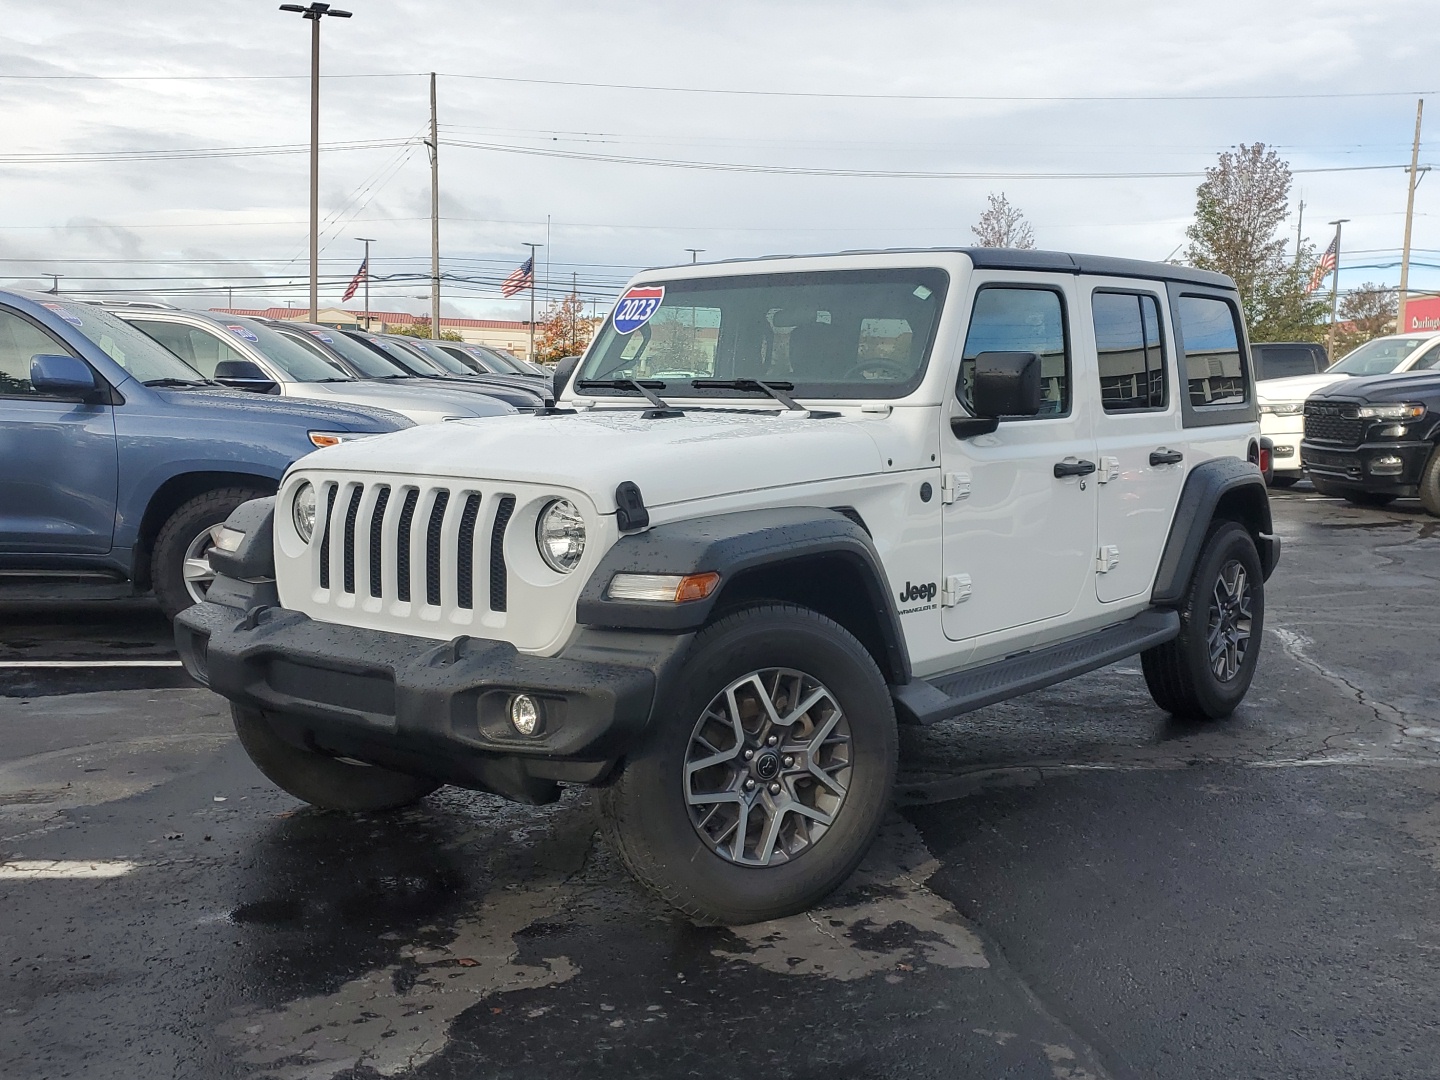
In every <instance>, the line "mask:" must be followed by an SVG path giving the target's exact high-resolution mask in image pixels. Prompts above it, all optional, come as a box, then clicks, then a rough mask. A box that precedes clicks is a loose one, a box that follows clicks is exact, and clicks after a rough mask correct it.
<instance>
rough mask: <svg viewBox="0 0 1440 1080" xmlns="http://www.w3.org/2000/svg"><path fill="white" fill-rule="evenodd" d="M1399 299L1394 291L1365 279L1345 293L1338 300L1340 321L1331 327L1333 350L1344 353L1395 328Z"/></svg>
mask: <svg viewBox="0 0 1440 1080" xmlns="http://www.w3.org/2000/svg"><path fill="white" fill-rule="evenodd" d="M1398 307H1399V300H1398V298H1397V297H1396V295H1395V290H1394V289H1393V288H1390V287H1388V286H1385V285H1376V284H1375V283H1374V282H1370V281H1367V282H1365V284H1364V285H1360V286H1357V287H1356V288H1354V289H1350V290H1349V291H1348V292H1346V293H1345V296H1344V298H1343V299H1342V300H1341V301H1340V319H1341V322H1340V324H1339V325H1338V326H1337V327H1336V328H1335V330H1336V333H1335V353H1336V355H1337V356H1344V355H1345V354H1346V353H1347V352H1349V351H1350V350H1351V349H1358V348H1359V347H1360V346H1361V345H1364V344H1365V342H1367V341H1369V340H1370V339H1371V338H1377V337H1379V336H1380V335H1381V334H1390V333H1393V332H1394V330H1395V317H1396V315H1397V314H1398V310H1397V309H1398Z"/></svg>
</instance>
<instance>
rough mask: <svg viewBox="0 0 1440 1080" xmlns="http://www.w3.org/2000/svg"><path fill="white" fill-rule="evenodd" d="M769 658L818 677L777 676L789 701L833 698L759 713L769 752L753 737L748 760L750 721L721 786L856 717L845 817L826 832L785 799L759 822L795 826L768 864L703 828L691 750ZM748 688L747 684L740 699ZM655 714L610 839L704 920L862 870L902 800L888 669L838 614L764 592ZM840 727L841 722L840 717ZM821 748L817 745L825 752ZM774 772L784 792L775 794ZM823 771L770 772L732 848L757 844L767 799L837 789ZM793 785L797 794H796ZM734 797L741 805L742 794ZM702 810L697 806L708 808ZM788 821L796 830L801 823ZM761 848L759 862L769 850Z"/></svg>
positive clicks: (695, 650)
mask: <svg viewBox="0 0 1440 1080" xmlns="http://www.w3.org/2000/svg"><path fill="white" fill-rule="evenodd" d="M767 669H789V670H790V671H791V674H792V675H793V674H794V673H796V672H799V673H804V675H805V677H807V678H811V680H812V681H811V682H810V683H809V684H806V683H805V682H804V681H803V680H802V679H799V678H797V679H796V681H795V682H794V683H793V684H787V685H789V686H790V688H789V689H786V690H783V691H782V690H780V689H779V686H780V684H779V683H778V682H777V684H776V686H777V689H776V691H775V693H773V694H771V696H770V700H771V702H772V703H776V704H778V701H777V698H776V694H780V695H781V696H780V698H779V699H778V700H779V701H784V702H786V703H787V707H788V706H789V705H793V704H794V703H795V701H796V699H798V698H801V697H802V696H803V697H805V699H806V700H808V699H809V697H810V694H811V692H812V691H813V688H814V687H815V686H817V685H818V686H819V687H820V688H821V689H822V690H827V691H828V695H829V696H828V697H827V698H826V699H824V701H825V702H827V703H828V704H823V703H822V704H817V705H815V706H813V707H812V708H811V709H810V710H808V711H807V712H806V713H804V714H802V715H800V717H799V719H797V720H795V722H794V723H793V724H792V725H790V726H789V727H785V728H779V727H773V725H769V724H768V722H767V721H765V720H764V719H763V717H761V718H759V719H758V723H759V724H761V725H764V726H762V727H760V728H758V731H759V734H758V735H757V740H758V741H757V742H756V744H755V745H756V746H758V747H759V753H758V754H756V752H755V751H754V750H752V751H751V754H752V755H754V758H753V760H752V759H745V761H751V764H745V763H744V762H743V761H742V758H741V757H740V754H741V746H742V743H741V742H740V741H739V736H738V734H737V735H736V745H735V748H734V749H733V750H731V748H729V747H722V748H721V750H722V753H725V752H728V753H731V754H732V758H731V759H730V760H727V761H726V762H724V763H722V764H718V765H716V766H714V768H715V769H717V770H723V771H724V772H725V773H726V775H727V776H728V777H732V778H733V780H732V779H727V780H725V781H723V782H722V786H723V785H725V784H731V783H732V782H733V784H734V785H735V788H736V791H737V793H738V791H739V785H742V784H743V783H745V782H746V780H745V777H747V776H749V775H750V773H751V772H752V771H753V772H754V775H759V776H762V777H763V776H765V770H764V769H762V768H761V766H762V764H763V761H762V759H764V758H766V757H767V756H768V757H770V758H771V759H775V757H776V755H781V754H783V752H784V751H785V750H786V748H787V743H790V741H791V740H796V739H798V740H803V739H805V738H812V737H813V738H814V739H815V740H816V742H813V743H811V744H810V745H811V746H812V748H813V747H814V746H815V745H818V742H819V741H821V740H823V739H824V738H825V735H824V732H825V730H827V728H826V725H827V724H828V723H829V720H827V719H826V717H829V718H831V719H833V718H834V717H835V714H836V713H837V712H838V713H839V714H840V715H841V716H842V717H843V723H844V724H845V725H847V726H848V742H845V743H844V755H845V762H846V765H845V766H844V769H843V771H844V772H845V774H846V775H845V781H846V782H845V783H844V792H843V795H841V796H840V801H839V802H838V804H835V805H834V806H833V820H832V822H831V823H830V824H829V825H828V827H826V828H824V830H823V832H822V833H821V834H820V835H818V836H816V835H814V833H815V826H814V825H812V824H811V820H812V819H810V818H808V817H805V816H803V815H801V814H800V813H798V812H791V811H790V810H787V809H781V810H780V812H779V813H778V814H770V816H769V817H768V818H762V820H761V824H760V826H759V828H758V831H759V832H760V833H764V834H765V835H766V836H769V835H771V832H772V830H771V829H770V828H769V825H770V823H772V822H774V821H776V820H778V821H779V822H780V824H779V825H778V826H777V827H776V828H775V829H774V830H773V833H774V834H775V835H778V836H781V837H782V839H781V840H780V841H778V842H775V843H772V844H771V849H772V851H773V852H774V860H775V861H770V854H769V853H768V852H767V853H766V855H765V856H764V862H763V863H762V864H760V865H742V864H741V862H737V861H735V859H734V858H733V854H734V852H733V851H732V852H731V855H730V856H727V855H722V854H721V853H720V851H719V850H717V848H722V849H723V846H724V844H723V843H713V842H711V841H710V840H707V839H705V838H702V836H701V834H700V828H701V827H702V825H701V824H697V823H696V822H695V821H693V820H692V817H691V812H692V805H691V801H690V795H689V792H688V789H689V785H690V784H692V783H694V782H695V781H694V780H691V779H687V772H686V763H687V760H689V759H688V757H687V755H688V754H689V753H690V751H691V750H692V748H693V747H695V746H697V745H700V744H699V743H697V742H694V741H692V739H693V737H694V736H696V735H698V734H699V733H700V732H701V731H702V727H701V725H700V722H701V718H702V714H704V713H706V711H707V710H708V709H709V707H710V705H711V704H713V703H714V702H715V701H716V700H717V699H718V700H725V699H723V697H722V692H723V691H724V690H725V689H726V688H727V687H729V686H731V684H732V683H734V682H736V680H739V679H741V678H742V677H744V676H746V675H747V673H752V672H765V671H766V670H767ZM781 677H782V678H790V677H791V676H781ZM756 685H760V684H756ZM807 687H808V689H807ZM785 695H792V696H788V697H786V696H785ZM740 696H741V692H740V691H739V690H737V691H736V693H735V695H734V698H735V700H739V699H740ZM751 715H752V716H757V717H758V716H759V714H755V713H752V714H751ZM656 716H657V720H656V722H655V723H656V726H655V727H654V729H653V730H652V731H651V732H650V733H649V736H648V738H647V740H646V742H645V743H644V744H643V745H642V747H641V748H640V750H639V751H638V752H637V753H636V754H634V755H632V756H631V757H630V759H629V760H628V761H627V762H626V764H625V766H624V769H623V771H622V772H621V774H620V776H619V777H618V779H617V780H616V781H615V782H614V783H613V784H611V785H610V786H609V787H607V788H606V789H605V790H604V791H603V792H602V795H601V812H602V820H603V821H604V824H605V831H606V834H607V836H608V838H609V839H610V842H611V843H612V844H613V846H614V847H615V848H616V850H617V851H618V852H619V853H620V855H621V857H622V858H623V859H624V861H625V864H626V866H627V867H629V869H630V871H631V873H632V874H634V876H635V877H636V878H637V879H638V880H639V881H640V883H641V884H642V885H644V886H645V887H646V888H648V889H649V890H650V891H651V892H653V893H655V894H656V895H657V896H659V897H660V898H661V899H662V900H664V901H666V902H667V903H669V904H671V905H673V906H674V907H676V908H678V909H680V910H681V911H682V912H684V913H685V914H687V915H689V916H691V917H692V918H695V919H697V920H699V921H702V922H712V923H721V924H727V925H739V924H743V923H750V922H759V921H762V920H766V919H775V918H780V917H782V916H785V915H793V914H795V913H796V912H799V911H803V910H805V909H806V908H809V907H811V906H812V905H814V904H815V903H817V902H818V901H820V900H821V899H823V898H824V897H825V896H826V895H828V894H829V893H830V892H831V891H833V890H834V889H835V888H836V887H837V886H839V885H840V884H841V882H843V881H844V880H845V879H846V878H848V877H849V876H850V874H851V873H852V872H853V871H854V870H855V867H856V866H857V865H858V864H859V863H860V860H861V859H862V858H863V857H864V855H865V852H866V851H867V850H868V849H869V847H870V844H871V842H872V841H873V840H874V839H875V833H876V831H877V830H878V829H879V827H880V823H881V820H882V819H883V818H884V816H885V813H886V810H887V808H888V807H889V805H890V798H891V789H892V787H893V785H894V781H895V766H896V759H897V756H898V737H897V734H896V729H895V710H894V706H893V704H892V703H891V700H890V693H889V690H888V688H887V687H886V684H885V679H884V677H883V676H882V675H881V674H880V670H879V668H878V667H876V665H875V661H874V660H873V659H872V658H871V656H870V654H869V653H868V652H866V650H865V647H864V646H863V645H861V644H860V643H859V642H858V641H857V640H855V638H854V637H853V636H852V635H851V634H850V633H849V632H848V631H846V630H845V629H844V628H843V627H841V626H840V625H839V624H838V623H836V622H833V621H832V620H830V619H827V618H825V617H824V616H822V615H819V614H816V613H815V612H813V611H810V610H807V609H805V608H800V607H796V606H793V605H789V604H764V605H758V606H755V607H750V608H745V609H742V610H740V611H736V612H732V613H731V614H729V615H726V616H725V617H723V618H721V619H719V620H718V621H717V622H715V623H714V624H712V625H711V626H709V627H707V628H706V629H704V630H703V631H701V633H700V634H699V635H698V636H697V637H696V639H695V641H694V643H693V644H692V646H691V649H690V652H689V655H688V656H687V658H686V660H685V665H684V669H683V671H682V672H681V674H680V677H679V678H677V679H676V680H674V690H673V691H672V692H670V693H669V694H668V695H667V700H663V701H661V702H659V703H658V708H657V710H656ZM838 723H839V721H837V724H838ZM812 724H813V725H814V727H811V725H812ZM772 727H773V730H776V731H780V732H781V733H782V735H781V736H777V738H781V741H780V742H779V745H778V747H773V748H772V747H771V746H770V744H768V743H765V742H764V740H765V739H766V738H767V737H768V736H767V733H768V732H769V731H770V730H772ZM723 729H724V728H723V725H722V730H723ZM833 730H834V731H840V730H842V729H841V728H840V727H838V726H836V727H834V728H833ZM797 733H803V734H797ZM706 745H708V744H706ZM743 745H748V744H743ZM794 745H800V744H799V743H795V744H794ZM821 753H822V752H820V751H817V752H816V758H817V760H818V759H820V758H821ZM779 760H782V761H785V762H789V764H787V765H786V769H787V770H788V769H790V768H791V767H792V766H796V767H797V771H798V768H799V767H798V766H797V763H798V762H799V758H796V757H789V756H786V757H783V758H780V759H779ZM832 760H833V759H832ZM772 764H773V760H772ZM836 768H839V767H838V766H836ZM697 775H699V774H697ZM837 775H838V773H837ZM751 780H752V782H753V777H751ZM772 783H773V785H774V786H779V787H780V788H781V791H780V792H778V793H775V796H768V795H767V790H768V791H773V787H772ZM814 783H815V782H814V781H813V780H811V779H810V777H809V775H796V774H793V773H791V772H788V771H787V772H786V773H784V774H783V775H781V776H780V777H778V778H776V777H774V775H773V774H772V775H771V779H770V780H769V781H763V782H761V783H760V785H759V786H760V788H761V789H762V790H759V791H756V792H755V793H754V794H753V795H749V796H745V797H747V798H749V799H751V807H752V809H750V810H746V811H745V821H746V823H747V827H746V829H744V830H741V829H739V828H734V829H733V831H732V832H731V833H730V834H729V835H731V836H732V837H733V836H736V835H740V836H742V839H741V840H740V841H739V842H738V843H737V842H735V841H733V840H732V841H730V844H731V847H732V848H735V847H739V848H740V855H741V856H742V857H744V856H746V855H747V847H746V841H745V840H744V839H743V836H744V835H746V834H748V833H749V831H750V830H749V827H748V826H749V824H750V821H749V815H750V814H751V813H753V812H754V810H753V808H754V807H761V813H765V814H769V813H770V811H769V810H767V809H765V807H773V806H776V805H785V804H788V805H790V806H794V805H797V804H798V802H799V801H801V800H802V799H804V798H810V799H812V800H818V799H819V798H820V796H821V794H822V793H823V794H824V795H825V796H826V797H827V798H829V797H831V793H830V792H829V791H827V790H826V788H825V787H824V786H823V785H822V786H819V787H816V786H813V785H814ZM792 798H793V799H794V800H795V801H794V802H789V800H791V799H792ZM762 804H763V806H762ZM727 805H730V804H727ZM734 805H736V806H737V809H736V811H735V813H736V814H737V816H738V815H739V814H740V810H739V809H738V806H739V804H738V802H737V803H736V804H734ZM813 805H818V801H817V802H816V803H814V804H813ZM714 809H716V810H719V809H720V808H719V807H715V808H714ZM726 812H728V811H726ZM696 813H697V816H698V814H699V813H701V811H696ZM787 828H789V829H791V830H792V831H791V832H790V833H788V834H786V833H785V829H787ZM782 843H783V844H792V843H793V844H794V845H795V848H796V849H798V850H793V851H792V852H791V853H785V852H782V851H780V850H779V848H780V845H781V844H782ZM756 861H757V862H759V861H760V858H759V857H758V856H757V859H756Z"/></svg>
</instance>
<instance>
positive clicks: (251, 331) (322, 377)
mask: <svg viewBox="0 0 1440 1080" xmlns="http://www.w3.org/2000/svg"><path fill="white" fill-rule="evenodd" d="M227 318H234V324H231V323H230V322H226V323H224V324H223V325H224V327H225V329H226V330H228V331H229V332H230V333H232V334H234V335H235V336H236V337H238V338H243V339H244V340H246V341H249V342H250V344H251V345H252V346H253V347H254V348H255V349H257V350H258V351H259V352H261V353H263V354H264V355H265V359H267V360H269V361H270V362H271V363H272V364H274V365H275V366H276V367H278V368H279V369H280V370H281V371H283V372H284V373H285V374H286V375H288V376H289V377H290V378H291V379H294V380H295V381H296V382H333V381H335V380H337V379H343V380H347V381H348V380H349V379H351V378H353V376H352V375H351V374H350V373H349V372H348V371H346V370H345V369H344V368H341V367H340V366H339V365H337V364H333V363H331V362H330V361H329V360H327V359H324V358H323V357H321V356H319V355H317V354H316V353H314V352H311V351H310V350H309V349H307V348H306V347H305V346H304V345H301V344H300V343H299V342H298V341H294V340H292V339H290V338H288V337H286V336H285V335H284V334H282V333H280V332H279V331H278V330H273V329H271V328H270V327H268V326H266V325H265V324H264V323H262V322H257V321H256V320H254V319H245V318H236V317H234V316H227Z"/></svg>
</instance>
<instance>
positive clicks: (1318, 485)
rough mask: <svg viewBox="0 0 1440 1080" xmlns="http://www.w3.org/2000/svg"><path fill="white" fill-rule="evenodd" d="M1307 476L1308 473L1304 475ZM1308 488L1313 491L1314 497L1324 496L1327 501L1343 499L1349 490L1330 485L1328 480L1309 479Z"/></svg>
mask: <svg viewBox="0 0 1440 1080" xmlns="http://www.w3.org/2000/svg"><path fill="white" fill-rule="evenodd" d="M1306 475H1307V476H1308V475H1309V474H1308V473H1307V474H1306ZM1310 486H1311V487H1313V488H1314V489H1315V494H1316V495H1324V496H1325V497H1326V498H1328V499H1343V498H1344V497H1345V493H1346V492H1347V491H1348V490H1349V488H1344V487H1341V486H1340V485H1339V484H1332V483H1330V481H1328V480H1317V479H1316V478H1315V477H1313V476H1311V477H1310Z"/></svg>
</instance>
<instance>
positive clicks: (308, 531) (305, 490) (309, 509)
mask: <svg viewBox="0 0 1440 1080" xmlns="http://www.w3.org/2000/svg"><path fill="white" fill-rule="evenodd" d="M290 516H291V518H293V519H294V521H295V531H296V532H297V533H299V534H300V539H301V540H303V541H305V543H307V544H308V543H309V542H310V537H312V536H314V535H315V485H313V484H312V483H310V481H308V480H306V481H305V482H304V483H303V484H301V485H300V486H299V487H298V488H296V489H295V497H294V499H292V500H291V502H290Z"/></svg>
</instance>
